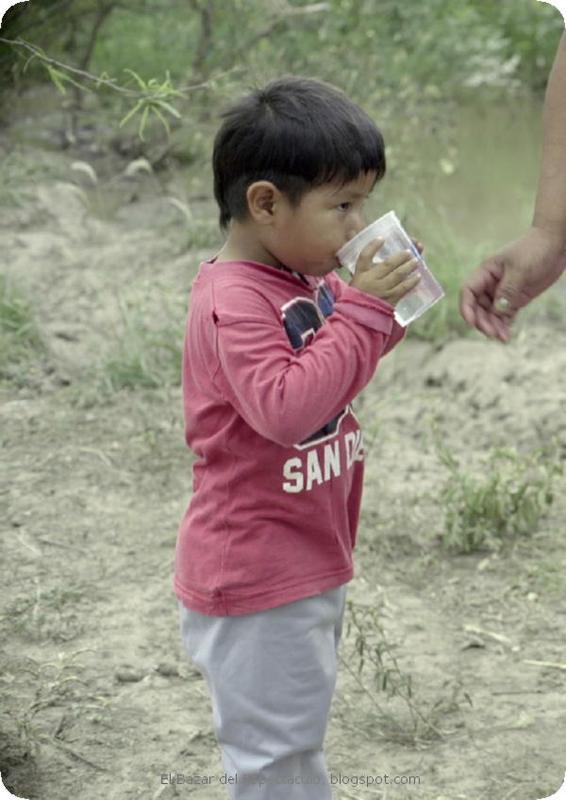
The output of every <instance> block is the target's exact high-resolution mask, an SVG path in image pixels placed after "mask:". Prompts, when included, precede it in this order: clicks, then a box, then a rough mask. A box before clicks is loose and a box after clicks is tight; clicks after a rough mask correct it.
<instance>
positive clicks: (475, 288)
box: [460, 226, 566, 342]
mask: <svg viewBox="0 0 566 800" xmlns="http://www.w3.org/2000/svg"><path fill="white" fill-rule="evenodd" d="M565 269H566V243H565V242H564V240H563V238H562V237H561V236H559V235H557V234H554V233H550V232H549V231H546V230H544V229H543V228H538V227H535V226H533V227H531V228H530V229H529V230H528V231H527V233H526V234H525V235H524V236H522V237H521V238H520V239H518V240H517V241H515V242H511V243H510V244H508V245H506V246H505V247H504V248H503V249H502V250H500V251H499V252H498V253H496V254H495V255H493V256H491V257H490V258H488V259H486V260H485V261H484V262H483V264H482V265H481V266H480V267H479V268H478V269H477V270H476V271H475V272H474V273H473V274H472V275H471V276H470V277H469V278H468V280H467V281H466V283H465V284H464V286H463V287H462V289H461V292H460V312H461V314H462V316H463V317H464V319H465V320H466V322H467V323H468V324H469V325H472V326H473V327H475V328H477V329H478V330H479V331H481V333H484V334H485V335H486V336H489V337H491V338H495V339H499V340H500V341H501V342H507V341H509V336H510V325H511V323H512V321H513V319H514V317H515V315H516V314H517V312H518V311H519V309H520V308H523V307H524V306H526V305H527V304H528V303H530V302H531V300H533V299H534V298H535V297H538V295H539V294H541V293H542V292H544V291H545V289H548V287H549V286H551V285H552V284H553V283H554V282H555V281H557V280H558V278H559V277H560V276H561V275H562V273H563V272H564V270H565Z"/></svg>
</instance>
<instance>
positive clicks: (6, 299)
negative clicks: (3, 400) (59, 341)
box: [0, 274, 47, 383]
mask: <svg viewBox="0 0 566 800" xmlns="http://www.w3.org/2000/svg"><path fill="white" fill-rule="evenodd" d="M46 350H47V348H46V345H45V342H44V341H43V338H42V336H41V334H40V332H39V328H38V326H37V324H36V321H35V317H34V312H33V309H32V306H31V304H30V302H29V301H28V300H27V298H26V297H25V295H24V293H23V292H22V291H21V290H20V289H19V288H18V287H17V286H16V285H15V284H14V283H13V281H12V280H11V279H9V278H8V277H7V276H6V275H2V274H0V379H5V380H13V381H15V382H17V383H18V382H20V380H21V378H22V372H23V368H25V365H26V364H27V363H29V361H30V360H32V359H37V358H38V357H40V356H42V355H44V354H45V353H46Z"/></svg>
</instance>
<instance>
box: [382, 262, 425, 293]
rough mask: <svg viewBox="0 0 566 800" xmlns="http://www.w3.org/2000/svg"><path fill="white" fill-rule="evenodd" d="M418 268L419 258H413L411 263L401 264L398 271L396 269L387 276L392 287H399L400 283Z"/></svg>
mask: <svg viewBox="0 0 566 800" xmlns="http://www.w3.org/2000/svg"><path fill="white" fill-rule="evenodd" d="M418 266H419V259H418V258H411V259H410V260H409V261H407V262H404V263H403V264H401V266H399V267H397V269H394V270H393V271H392V272H390V273H389V275H388V276H387V278H388V281H389V282H390V286H391V287H394V286H398V285H399V284H400V283H402V282H403V281H405V280H406V279H407V278H408V277H409V276H410V275H411V274H412V273H413V272H414V271H415V270H416V269H417V267H418Z"/></svg>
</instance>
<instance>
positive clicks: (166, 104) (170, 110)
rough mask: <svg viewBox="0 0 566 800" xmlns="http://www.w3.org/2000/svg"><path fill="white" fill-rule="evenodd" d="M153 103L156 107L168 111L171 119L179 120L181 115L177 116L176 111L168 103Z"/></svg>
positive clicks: (161, 101)
mask: <svg viewBox="0 0 566 800" xmlns="http://www.w3.org/2000/svg"><path fill="white" fill-rule="evenodd" d="M155 103H156V104H157V105H158V106H161V107H162V108H164V109H165V110H166V111H168V112H169V113H170V114H171V115H172V116H173V117H176V118H177V119H181V114H179V112H178V111H177V109H176V108H174V107H173V106H172V105H170V104H169V103H166V102H165V100H156V101H155Z"/></svg>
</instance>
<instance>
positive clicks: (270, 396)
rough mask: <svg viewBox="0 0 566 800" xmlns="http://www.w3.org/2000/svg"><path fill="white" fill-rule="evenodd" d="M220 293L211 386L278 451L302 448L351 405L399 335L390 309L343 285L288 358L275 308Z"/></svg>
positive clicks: (244, 294)
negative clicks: (318, 322) (325, 313)
mask: <svg viewBox="0 0 566 800" xmlns="http://www.w3.org/2000/svg"><path fill="white" fill-rule="evenodd" d="M220 288H221V287H217V288H216V291H214V292H213V307H214V313H213V319H214V325H215V353H216V359H217V363H216V365H215V370H214V373H213V380H214V382H215V384H216V385H217V387H218V389H219V390H220V392H221V394H222V395H223V396H224V397H225V399H227V400H228V401H229V402H230V403H231V404H232V405H233V407H234V408H235V409H236V411H237V412H238V414H240V416H241V417H243V419H244V420H245V421H246V422H247V423H248V425H250V426H251V427H252V428H253V429H254V430H255V431H257V433H259V434H260V435H262V436H264V437H266V438H267V439H270V440H271V441H274V442H276V443H278V444H281V445H283V446H292V445H293V444H296V443H298V442H301V441H304V440H305V439H306V438H308V437H309V436H310V435H311V434H312V433H313V432H314V431H317V430H319V429H320V428H321V427H322V426H323V425H325V424H326V423H327V422H328V420H330V419H332V418H333V417H334V416H335V415H336V414H338V412H339V411H341V410H342V409H343V408H344V407H345V406H346V405H347V404H348V403H350V402H351V401H352V400H353V399H354V397H355V396H356V395H357V394H358V393H359V392H360V391H361V390H362V389H363V388H364V386H366V385H367V383H369V381H370V380H371V378H372V376H373V374H374V372H375V369H376V367H377V364H378V361H379V359H380V357H381V356H382V355H383V354H384V353H385V352H386V350H387V349H390V348H391V346H393V345H390V340H391V338H392V337H394V336H397V335H398V332H397V331H396V330H395V325H396V323H395V321H394V319H393V309H392V307H391V306H389V304H387V303H383V301H380V300H377V299H375V298H373V297H371V296H370V295H368V294H366V293H365V292H360V291H359V290H357V289H353V288H352V287H349V286H348V285H347V284H345V288H343V287H341V293H340V296H339V297H338V298H336V302H335V305H334V311H333V312H332V313H331V314H330V316H328V317H327V318H326V321H325V323H324V324H323V325H322V326H321V328H320V329H319V330H317V331H316V333H315V335H314V337H313V338H312V339H311V340H310V342H309V343H308V345H306V346H305V347H304V348H303V349H301V350H298V351H295V350H294V349H293V347H292V346H291V343H290V342H289V339H288V337H287V333H286V331H285V329H284V326H283V321H282V319H281V313H280V311H279V309H277V308H276V307H275V306H274V305H273V304H272V303H271V302H270V300H269V299H268V298H267V297H265V296H263V295H262V293H261V292H260V291H259V290H258V289H257V288H255V287H250V286H240V287H238V286H234V285H231V286H230V287H229V295H228V294H227V287H225V288H224V289H223V290H220ZM331 288H332V287H331Z"/></svg>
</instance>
